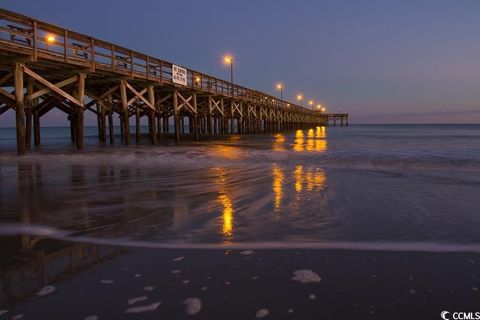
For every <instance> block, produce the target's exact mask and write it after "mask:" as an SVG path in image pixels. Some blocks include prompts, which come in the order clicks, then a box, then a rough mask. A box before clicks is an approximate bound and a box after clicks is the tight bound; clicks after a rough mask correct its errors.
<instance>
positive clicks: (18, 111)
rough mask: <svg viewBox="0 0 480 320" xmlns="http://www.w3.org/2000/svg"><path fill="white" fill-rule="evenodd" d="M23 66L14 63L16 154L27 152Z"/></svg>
mask: <svg viewBox="0 0 480 320" xmlns="http://www.w3.org/2000/svg"><path fill="white" fill-rule="evenodd" d="M22 67H23V65H21V64H20V63H15V71H14V82H15V118H16V126H17V154H19V155H23V154H25V153H26V152H27V147H26V143H25V101H24V96H23V70H22Z"/></svg>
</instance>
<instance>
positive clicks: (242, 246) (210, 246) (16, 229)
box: [0, 224, 480, 253]
mask: <svg viewBox="0 0 480 320" xmlns="http://www.w3.org/2000/svg"><path fill="white" fill-rule="evenodd" d="M15 235H30V236H40V237H48V238H51V239H56V240H63V241H70V242H75V243H90V244H97V245H105V246H121V247H131V248H147V249H203V250H226V249H234V250H289V249H298V250H300V249H312V250H313V249H321V250H352V251H394V252H442V253H454V252H456V253H466V252H469V253H480V244H447V243H438V242H362V241H355V242H350V241H335V242H238V243H235V242H229V243H183V242H182V243H179V242H175V243H172V242H168V243H158V242H152V241H132V240H122V239H113V238H91V237H87V236H71V233H69V232H68V231H63V230H57V229H54V228H50V227H46V226H35V225H22V224H0V236H15Z"/></svg>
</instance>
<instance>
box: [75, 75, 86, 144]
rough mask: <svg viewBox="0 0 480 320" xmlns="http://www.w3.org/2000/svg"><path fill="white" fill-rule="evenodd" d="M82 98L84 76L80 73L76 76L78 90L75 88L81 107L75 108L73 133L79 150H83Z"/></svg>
mask: <svg viewBox="0 0 480 320" xmlns="http://www.w3.org/2000/svg"><path fill="white" fill-rule="evenodd" d="M84 98H85V74H84V73H80V74H79V75H78V88H77V99H78V101H79V102H80V103H81V104H82V107H78V106H77V107H76V108H77V112H76V117H75V118H76V119H75V120H76V126H75V129H76V132H75V143H76V145H77V149H79V150H81V149H83V136H84V134H83V128H84V127H83V119H84V115H83V113H84V111H85V109H84V107H83V104H84Z"/></svg>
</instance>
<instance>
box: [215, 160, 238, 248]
mask: <svg viewBox="0 0 480 320" xmlns="http://www.w3.org/2000/svg"><path fill="white" fill-rule="evenodd" d="M215 170H216V171H217V172H218V178H217V181H216V182H217V184H218V186H219V190H218V197H217V201H218V203H219V204H220V206H221V207H222V234H223V236H224V237H225V239H226V240H228V239H230V238H231V237H232V236H233V227H234V226H233V223H234V221H233V220H234V217H233V216H234V209H233V202H232V199H231V197H230V193H229V192H228V189H227V179H226V170H225V169H224V168H215Z"/></svg>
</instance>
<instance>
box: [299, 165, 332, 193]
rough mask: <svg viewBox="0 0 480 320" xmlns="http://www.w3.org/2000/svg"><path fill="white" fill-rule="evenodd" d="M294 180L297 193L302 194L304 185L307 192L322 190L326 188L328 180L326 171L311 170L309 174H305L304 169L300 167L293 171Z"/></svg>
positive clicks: (308, 171)
mask: <svg viewBox="0 0 480 320" xmlns="http://www.w3.org/2000/svg"><path fill="white" fill-rule="evenodd" d="M293 178H294V180H295V183H294V186H295V191H296V192H297V193H301V192H302V190H303V185H304V184H306V190H307V191H312V190H314V189H315V190H322V189H323V188H324V187H325V182H326V180H327V178H326V175H325V171H324V170H322V169H319V168H317V169H315V170H312V169H309V170H307V172H304V170H303V167H302V166H301V165H298V166H296V167H295V170H294V171H293Z"/></svg>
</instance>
